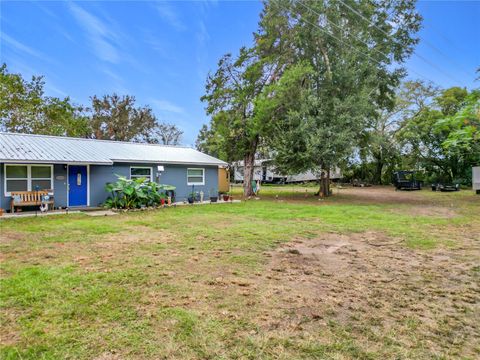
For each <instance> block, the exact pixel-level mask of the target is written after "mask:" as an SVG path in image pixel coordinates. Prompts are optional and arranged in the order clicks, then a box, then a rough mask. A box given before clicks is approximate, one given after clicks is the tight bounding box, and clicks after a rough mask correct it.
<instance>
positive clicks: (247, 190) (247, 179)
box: [243, 152, 255, 197]
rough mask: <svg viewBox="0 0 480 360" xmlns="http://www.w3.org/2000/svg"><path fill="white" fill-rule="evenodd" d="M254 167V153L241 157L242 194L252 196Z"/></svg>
mask: <svg viewBox="0 0 480 360" xmlns="http://www.w3.org/2000/svg"><path fill="white" fill-rule="evenodd" d="M254 167H255V153H254V152H253V153H250V154H247V155H245V157H244V158H243V170H244V171H243V195H244V196H245V197H249V196H253V195H254V193H253V187H252V180H253V172H254Z"/></svg>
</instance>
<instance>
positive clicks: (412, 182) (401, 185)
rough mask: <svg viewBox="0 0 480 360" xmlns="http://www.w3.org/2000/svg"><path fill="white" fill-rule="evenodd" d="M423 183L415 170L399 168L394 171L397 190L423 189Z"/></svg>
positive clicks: (394, 182)
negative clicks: (416, 175) (418, 178)
mask: <svg viewBox="0 0 480 360" xmlns="http://www.w3.org/2000/svg"><path fill="white" fill-rule="evenodd" d="M422 183H423V181H420V180H417V179H416V178H415V171H406V170H399V171H395V172H394V173H393V185H395V188H396V189H397V190H421V189H422Z"/></svg>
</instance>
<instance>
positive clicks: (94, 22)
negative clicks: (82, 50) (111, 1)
mask: <svg viewBox="0 0 480 360" xmlns="http://www.w3.org/2000/svg"><path fill="white" fill-rule="evenodd" d="M70 10H71V12H72V13H73V15H74V17H75V18H76V19H77V21H78V23H79V24H80V26H82V27H83V28H84V30H85V31H86V33H87V34H88V37H89V40H90V42H91V45H92V47H93V50H94V52H95V55H96V56H97V57H98V58H100V59H101V60H104V61H108V62H111V63H118V62H119V61H120V58H121V57H120V55H119V52H118V49H117V47H116V45H115V43H116V42H117V41H118V39H117V36H116V35H115V33H114V32H113V31H111V30H110V29H109V27H108V26H107V25H106V24H105V23H104V22H102V20H100V19H99V18H98V17H96V16H94V15H92V14H90V13H89V12H88V11H86V10H85V9H83V8H81V7H80V6H78V5H76V4H74V3H70Z"/></svg>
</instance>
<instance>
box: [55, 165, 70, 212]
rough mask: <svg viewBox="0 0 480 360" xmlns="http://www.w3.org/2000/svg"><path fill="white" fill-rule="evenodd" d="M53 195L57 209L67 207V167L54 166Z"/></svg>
mask: <svg viewBox="0 0 480 360" xmlns="http://www.w3.org/2000/svg"><path fill="white" fill-rule="evenodd" d="M53 176H54V177H53V194H54V200H55V205H54V206H55V207H62V208H64V207H67V196H68V193H67V169H66V165H60V164H57V165H54V166H53Z"/></svg>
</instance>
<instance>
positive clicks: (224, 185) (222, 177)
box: [218, 168, 230, 192]
mask: <svg viewBox="0 0 480 360" xmlns="http://www.w3.org/2000/svg"><path fill="white" fill-rule="evenodd" d="M218 191H220V192H227V191H230V172H229V171H228V169H227V168H219V169H218Z"/></svg>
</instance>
